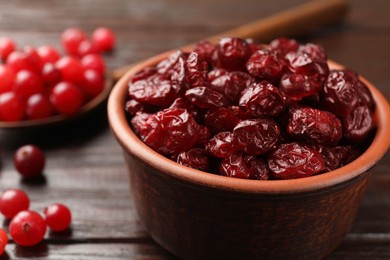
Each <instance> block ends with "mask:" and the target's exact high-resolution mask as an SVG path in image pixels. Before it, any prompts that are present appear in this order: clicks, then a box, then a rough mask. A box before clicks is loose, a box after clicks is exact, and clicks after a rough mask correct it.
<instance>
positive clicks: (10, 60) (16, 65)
mask: <svg viewBox="0 0 390 260" xmlns="http://www.w3.org/2000/svg"><path fill="white" fill-rule="evenodd" d="M6 65H7V66H8V67H9V68H10V69H12V70H13V71H14V72H19V71H21V70H30V71H35V70H36V68H35V67H34V64H33V62H31V60H30V58H29V57H28V56H27V54H26V53H24V52H22V51H13V52H11V53H10V54H9V55H8V57H7V61H6Z"/></svg>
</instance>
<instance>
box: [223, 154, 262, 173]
mask: <svg viewBox="0 0 390 260" xmlns="http://www.w3.org/2000/svg"><path fill="white" fill-rule="evenodd" d="M219 172H220V174H221V175H223V176H228V177H233V178H240V179H255V180H267V179H268V172H269V170H268V166H267V164H266V163H265V162H264V161H263V160H262V159H259V158H257V157H255V156H248V155H245V154H242V153H234V154H232V155H230V156H229V157H227V158H226V159H224V160H223V161H222V162H221V165H220V170H219Z"/></svg>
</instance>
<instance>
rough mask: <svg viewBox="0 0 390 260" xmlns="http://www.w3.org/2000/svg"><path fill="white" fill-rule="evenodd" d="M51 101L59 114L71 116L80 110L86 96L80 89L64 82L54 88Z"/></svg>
mask: <svg viewBox="0 0 390 260" xmlns="http://www.w3.org/2000/svg"><path fill="white" fill-rule="evenodd" d="M50 101H51V102H52V104H53V106H54V108H55V109H56V110H57V112H59V113H61V114H63V115H66V116H71V115H74V114H76V113H77V112H78V111H79V110H80V108H81V106H82V105H83V102H84V96H83V94H82V92H81V90H80V88H79V87H77V86H76V85H74V84H72V83H69V82H64V81H62V82H60V83H58V84H57V85H55V86H54V88H53V90H52V92H51V95H50Z"/></svg>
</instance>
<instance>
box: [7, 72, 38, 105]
mask: <svg viewBox="0 0 390 260" xmlns="http://www.w3.org/2000/svg"><path fill="white" fill-rule="evenodd" d="M13 91H14V92H15V93H18V94H19V95H21V96H22V97H23V98H25V99H26V100H27V99H28V98H29V97H30V96H32V95H34V94H42V93H44V92H45V88H44V86H43V82H42V80H41V77H40V76H39V75H37V74H35V73H34V72H31V71H29V70H21V71H19V72H18V74H17V75H16V80H15V84H14V86H13Z"/></svg>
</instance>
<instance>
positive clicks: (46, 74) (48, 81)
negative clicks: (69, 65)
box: [41, 63, 62, 88]
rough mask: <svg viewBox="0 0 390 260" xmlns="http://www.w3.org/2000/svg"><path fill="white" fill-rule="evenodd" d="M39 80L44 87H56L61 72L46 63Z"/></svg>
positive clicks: (60, 77) (51, 64)
mask: <svg viewBox="0 0 390 260" xmlns="http://www.w3.org/2000/svg"><path fill="white" fill-rule="evenodd" d="M41 78H42V80H43V83H44V85H45V86H46V87H48V88H51V87H54V86H55V85H57V84H58V83H59V82H60V81H61V80H62V76H61V72H60V71H59V70H58V69H57V68H56V67H55V66H54V64H53V63H46V64H45V65H44V66H43V68H42V72H41Z"/></svg>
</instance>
